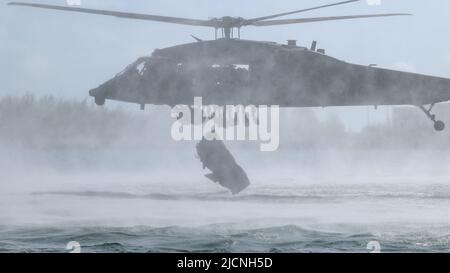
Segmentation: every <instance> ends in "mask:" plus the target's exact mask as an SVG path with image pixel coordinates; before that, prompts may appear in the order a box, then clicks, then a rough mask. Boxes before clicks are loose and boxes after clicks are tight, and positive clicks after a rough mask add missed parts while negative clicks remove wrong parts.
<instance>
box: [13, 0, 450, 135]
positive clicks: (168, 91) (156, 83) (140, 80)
mask: <svg viewBox="0 0 450 273" xmlns="http://www.w3.org/2000/svg"><path fill="white" fill-rule="evenodd" d="M358 1H360V0H350V1H342V2H336V3H331V4H326V5H321V6H316V7H311V8H306V9H301V10H296V11H290V12H285V13H279V14H273V15H268V16H263V17H258V18H251V19H245V18H242V17H231V16H225V17H221V18H212V19H208V20H199V19H189V18H179V17H167V16H159V15H150V14H138V13H129V12H119V11H107V10H98V9H87V8H81V7H74V6H57V5H47V4H37V3H25V2H10V3H8V5H13V6H28V7H34V8H43V9H53V10H59V11H71V12H81V13H88V14H96V15H108V16H115V17H119V18H126V19H135V20H146V21H157V22H164V23H172V24H181V25H190V26H197V27H209V28H213V29H214V31H215V39H214V40H206V41H205V40H202V39H199V38H197V37H195V36H193V38H194V39H195V42H193V43H188V44H182V45H176V46H172V47H168V48H164V49H157V50H155V51H154V52H153V54H152V55H151V56H148V57H141V58H139V59H138V60H137V61H135V62H134V63H132V64H131V65H129V66H128V67H126V68H125V70H123V71H122V72H120V73H118V74H117V75H116V76H115V77H113V78H112V79H110V80H108V81H107V82H105V83H103V84H101V85H100V86H99V87H97V88H94V89H92V90H90V91H89V94H90V96H92V97H94V99H95V103H96V104H97V105H104V104H105V102H106V100H116V101H122V102H129V103H136V104H138V105H140V107H141V109H142V110H144V109H145V106H146V105H147V104H151V105H169V106H174V105H180V104H183V105H192V102H193V100H194V97H202V98H203V101H204V102H206V103H208V104H214V105H220V106H225V105H229V104H234V105H236V104H239V105H250V104H251V105H278V106H279V107H329V106H375V107H377V106H381V105H413V106H417V107H419V108H420V109H421V110H422V111H423V112H424V113H425V114H426V116H427V117H428V118H429V119H430V120H431V121H432V122H433V124H434V129H435V130H436V131H442V130H444V128H445V124H444V122H442V121H440V120H437V119H436V116H435V115H434V114H432V109H433V107H434V106H435V104H437V103H440V102H445V101H449V100H450V79H446V78H441V77H434V76H428V75H422V74H416V73H409V72H401V71H394V70H389V69H383V68H379V67H376V66H374V65H369V66H366V65H358V64H351V63H347V62H344V61H342V60H338V59H336V58H334V57H332V56H329V55H327V54H326V52H325V50H324V49H320V48H317V42H315V41H313V42H312V44H311V46H309V47H303V46H298V45H297V43H296V41H295V40H289V41H288V43H287V44H277V43H274V42H262V41H251V40H244V39H241V28H243V27H249V26H254V27H264V26H276V25H287V24H302V23H312V22H323V21H334V20H350V19H362V18H374V17H393V16H407V15H412V14H408V13H389V14H368V15H350V16H329V17H310V18H298V19H279V17H283V16H287V15H293V14H298V13H303V12H308V11H312V10H318V9H323V8H329V7H332V6H339V5H345V4H350V3H354V2H358ZM219 36H220V37H219Z"/></svg>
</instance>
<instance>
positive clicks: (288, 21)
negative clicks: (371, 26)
mask: <svg viewBox="0 0 450 273" xmlns="http://www.w3.org/2000/svg"><path fill="white" fill-rule="evenodd" d="M404 15H412V14H409V13H389V14H369V15H351V16H333V17H315V18H301V19H285V20H270V21H259V22H254V23H252V24H251V25H252V26H258V27H263V26H276V25H288V24H302V23H312V22H323V21H335V20H348V19H360V18H372V17H389V16H404Z"/></svg>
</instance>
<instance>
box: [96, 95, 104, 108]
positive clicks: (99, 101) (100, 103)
mask: <svg viewBox="0 0 450 273" xmlns="http://www.w3.org/2000/svg"><path fill="white" fill-rule="evenodd" d="M105 102H106V98H105V97H100V96H96V97H95V104H97V105H98V106H103V105H105Z"/></svg>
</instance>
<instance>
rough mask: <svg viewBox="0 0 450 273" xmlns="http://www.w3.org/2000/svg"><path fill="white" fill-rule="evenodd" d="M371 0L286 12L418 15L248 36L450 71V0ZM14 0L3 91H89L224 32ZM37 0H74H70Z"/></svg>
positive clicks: (137, 4)
mask: <svg viewBox="0 0 450 273" xmlns="http://www.w3.org/2000/svg"><path fill="white" fill-rule="evenodd" d="M81 1H82V6H83V7H90V8H101V9H109V10H121V11H131V12H139V13H149V14H157V15H168V16H180V17H187V18H198V19H207V18H208V17H216V16H224V15H232V16H242V17H259V16H263V15H267V14H273V13H279V12H285V11H289V10H297V9H300V8H305V7H310V6H316V5H320V4H327V3H330V2H333V1H336V0H320V1H318V0H314V1H312V0H304V1H298V0H297V1H294V0H280V1H273V0H246V1H241V0H155V1H151V0H81ZM368 1H369V2H370V1H373V2H377V1H376V0H367V1H366V0H362V1H360V2H359V3H355V4H349V5H345V6H340V7H331V8H327V9H324V10H320V11H312V12H308V13H303V14H300V15H293V16H289V17H286V18H298V17H314V16H324V15H351V14H369V13H384V12H410V13H413V14H414V16H410V17H397V18H375V19H361V20H352V21H337V22H322V23H312V24H303V25H289V26H275V27H266V28H257V27H248V28H244V29H243V30H242V38H244V39H252V40H268V41H275V42H280V43H284V42H285V40H287V39H297V40H298V41H299V44H301V45H305V46H309V45H310V43H311V41H312V40H317V41H318V42H319V46H320V47H323V48H325V49H326V50H327V54H329V55H331V56H333V57H336V58H338V59H342V60H345V61H347V62H351V63H357V64H371V63H375V64H378V65H379V66H380V67H386V68H394V69H399V70H409V71H414V72H418V73H423V74H430V75H437V76H443V77H447V78H450V28H449V27H448V25H450V19H449V15H450V13H449V12H450V1H448V0H430V1H412V0H381V5H369V4H368ZM7 2H9V1H1V5H0V59H1V66H0V87H1V88H0V96H3V95H6V94H24V93H27V92H28V93H33V94H37V95H44V94H52V95H56V96H63V97H77V98H87V97H88V95H87V91H88V90H89V89H91V88H93V87H96V86H98V85H99V84H101V83H103V82H104V81H105V80H107V79H109V78H111V77H112V76H114V75H115V74H116V73H117V72H119V71H121V70H122V69H123V68H125V66H127V65H128V64H130V63H131V62H133V61H134V60H136V59H137V58H138V57H140V56H143V55H149V54H151V52H152V51H153V50H154V49H155V48H164V47H167V46H171V45H175V44H181V43H188V42H192V41H193V40H192V38H191V37H190V36H189V35H190V34H193V35H196V36H198V37H200V38H203V39H212V38H213V35H214V31H213V30H212V29H208V28H200V27H190V26H179V25H171V24H164V23H157V22H145V21H134V20H127V19H119V18H114V17H107V16H96V15H86V14H77V13H67V12H58V11H48V10H40V9H32V8H27V7H12V6H6V3H7ZM29 2H39V3H52V4H65V1H64V0H51V1H50V0H39V1H29ZM319 112H324V111H322V110H321V111H319ZM330 113H338V114H339V115H341V116H343V117H344V118H346V117H347V118H349V119H350V121H349V122H350V123H358V122H360V121H361V120H366V119H367V118H366V117H367V113H366V109H365V108H364V109H348V108H347V109H339V110H337V109H331V110H325V114H326V115H328V114H330ZM374 115H375V116H376V115H382V116H384V113H381V114H374ZM358 117H361V118H359V119H358ZM375 119H376V118H375ZM350 126H352V125H351V124H350Z"/></svg>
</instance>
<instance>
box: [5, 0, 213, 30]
mask: <svg viewBox="0 0 450 273" xmlns="http://www.w3.org/2000/svg"><path fill="white" fill-rule="evenodd" d="M8 5H12V6H28V7H34V8H44V9H53V10H62V11H73V12H81V13H90V14H98V15H109V16H115V17H120V18H127V19H137V20H147V21H157V22H165V23H172V24H181V25H190V26H204V27H212V26H214V25H213V24H212V23H211V22H210V21H207V20H196V19H187V18H179V17H167V16H159V15H150V14H139V13H129V12H119V11H108V10H98V9H86V8H77V7H64V6H55V5H45V4H32V3H23V2H11V3H8Z"/></svg>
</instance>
